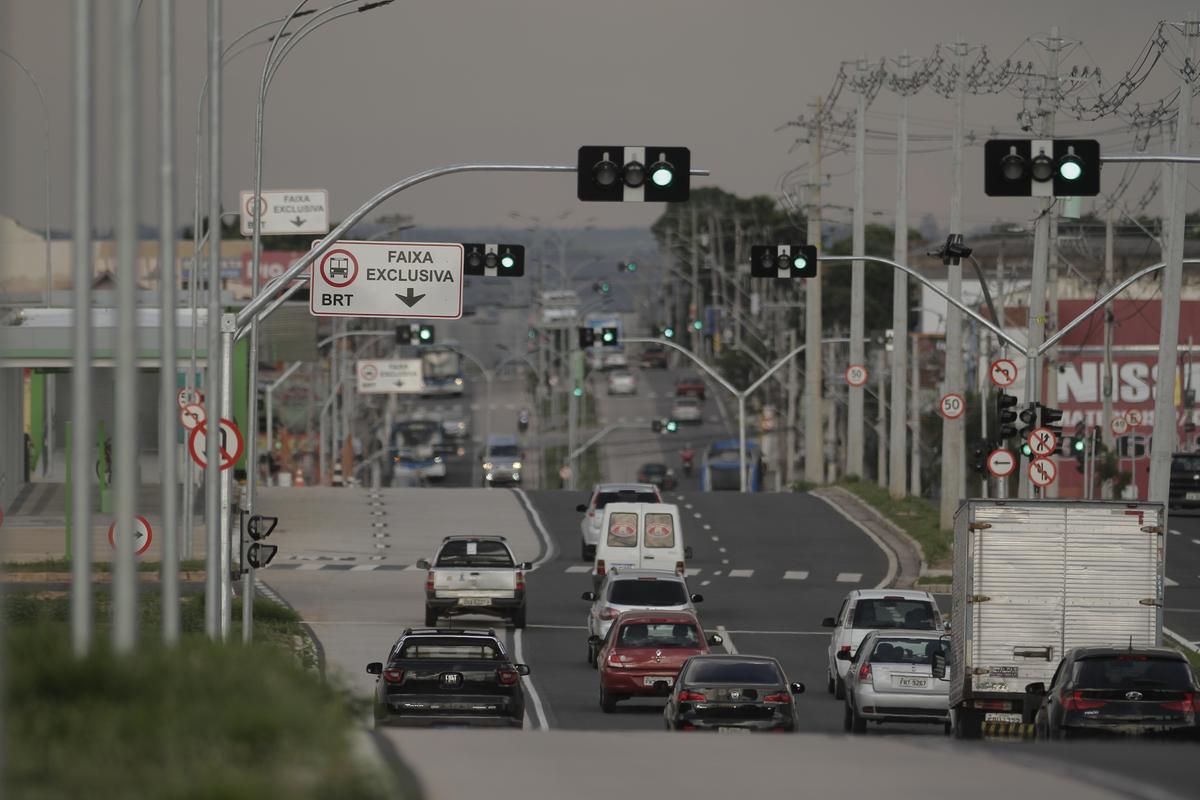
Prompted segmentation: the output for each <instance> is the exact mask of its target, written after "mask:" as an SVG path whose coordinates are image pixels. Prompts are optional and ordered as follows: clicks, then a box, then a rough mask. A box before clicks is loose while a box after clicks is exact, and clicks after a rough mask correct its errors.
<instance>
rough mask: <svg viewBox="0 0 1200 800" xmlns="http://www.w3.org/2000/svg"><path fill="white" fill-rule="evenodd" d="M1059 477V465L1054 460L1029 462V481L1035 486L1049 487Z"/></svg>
mask: <svg viewBox="0 0 1200 800" xmlns="http://www.w3.org/2000/svg"><path fill="white" fill-rule="evenodd" d="M1057 477H1058V465H1057V464H1055V463H1054V460H1053V459H1049V458H1035V459H1034V460H1033V461H1030V462H1029V480H1030V481H1032V482H1033V485H1034V486H1049V485H1050V484H1052V483H1054V479H1055V478H1057Z"/></svg>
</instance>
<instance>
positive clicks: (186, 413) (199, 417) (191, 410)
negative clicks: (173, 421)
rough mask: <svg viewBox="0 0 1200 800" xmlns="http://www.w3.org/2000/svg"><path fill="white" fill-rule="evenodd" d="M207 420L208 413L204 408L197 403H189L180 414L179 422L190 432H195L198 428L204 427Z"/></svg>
mask: <svg viewBox="0 0 1200 800" xmlns="http://www.w3.org/2000/svg"><path fill="white" fill-rule="evenodd" d="M206 419H208V412H207V411H205V410H204V406H201V405H197V404H196V403H188V404H187V405H186V406H184V407H183V410H182V411H180V412H179V421H180V422H181V423H183V427H185V428H187V429H188V430H189V431H191V430H195V428H196V426H197V425H202V424H203V423H204V420H206Z"/></svg>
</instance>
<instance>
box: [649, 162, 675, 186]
mask: <svg viewBox="0 0 1200 800" xmlns="http://www.w3.org/2000/svg"><path fill="white" fill-rule="evenodd" d="M650 180H651V181H652V182H653V183H654V185H655V186H662V187H667V186H670V185H671V182H672V181H674V180H675V172H674V171H673V170H672V169H671V168H670V167H667V166H657V167H655V168H654V171H653V172H651V173H650Z"/></svg>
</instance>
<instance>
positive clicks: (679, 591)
mask: <svg viewBox="0 0 1200 800" xmlns="http://www.w3.org/2000/svg"><path fill="white" fill-rule="evenodd" d="M687 601H688V598H687V590H685V589H684V587H683V584H682V583H680V582H679V581H669V580H668V581H660V580H658V579H656V578H649V579H646V580H642V579H640V578H639V579H637V580H627V581H615V582H613V583H612V585H611V586H610V588H609V590H608V602H610V603H612V604H613V605H618V606H650V607H657V606H681V605H683V604H685V603H686V602H687Z"/></svg>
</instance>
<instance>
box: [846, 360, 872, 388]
mask: <svg viewBox="0 0 1200 800" xmlns="http://www.w3.org/2000/svg"><path fill="white" fill-rule="evenodd" d="M868 374H869V373H868V372H867V368H866V367H864V366H863V365H862V364H851V365H850V366H848V367H846V383H848V384H850V385H851V386H853V387H855V388H858V387H859V386H864V385H866V383H867V377H868Z"/></svg>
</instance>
